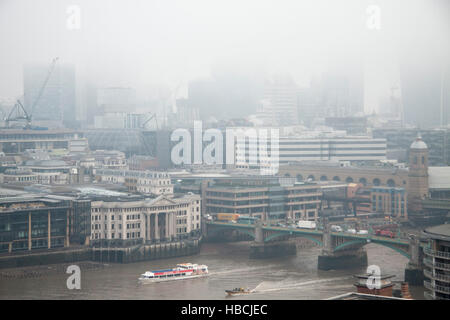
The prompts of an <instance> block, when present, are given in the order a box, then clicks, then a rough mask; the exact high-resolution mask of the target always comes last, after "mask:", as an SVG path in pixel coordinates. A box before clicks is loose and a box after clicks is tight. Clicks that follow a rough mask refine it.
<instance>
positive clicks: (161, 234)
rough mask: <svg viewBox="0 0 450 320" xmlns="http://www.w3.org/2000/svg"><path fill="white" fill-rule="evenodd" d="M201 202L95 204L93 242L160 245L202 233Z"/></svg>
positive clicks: (164, 199)
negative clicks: (127, 242)
mask: <svg viewBox="0 0 450 320" xmlns="http://www.w3.org/2000/svg"><path fill="white" fill-rule="evenodd" d="M201 215H202V212H201V198H200V196H198V195H194V194H187V195H184V196H182V197H168V196H164V195H161V196H158V197H157V198H154V199H146V198H142V197H141V198H139V199H136V197H129V198H126V197H121V198H118V197H116V198H114V197H113V198H108V199H102V200H100V199H98V200H93V201H92V204H91V240H92V241H95V240H123V241H125V240H128V241H129V240H137V241H139V242H141V241H143V242H155V241H156V242H158V241H162V240H165V241H169V240H174V239H181V238H183V237H187V236H189V235H192V234H198V233H199V232H200V230H201Z"/></svg>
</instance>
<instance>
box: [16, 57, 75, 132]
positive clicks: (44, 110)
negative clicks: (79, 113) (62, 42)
mask: <svg viewBox="0 0 450 320" xmlns="http://www.w3.org/2000/svg"><path fill="white" fill-rule="evenodd" d="M48 72H49V66H48V65H44V64H30V65H26V66H25V68H24V74H23V80H24V95H25V99H24V103H25V108H26V109H27V111H28V112H29V113H32V117H33V120H35V121H40V120H42V121H55V122H57V123H60V124H63V125H64V126H66V127H75V126H76V93H75V68H74V66H73V65H69V64H56V66H55V68H54V69H53V71H52V73H51V75H50V77H49V79H48V82H47V84H46V85H45V87H44V89H43V91H42V96H41V97H40V99H39V100H38V101H37V102H36V99H37V98H38V95H39V92H40V91H41V88H42V86H43V84H44V81H45V79H46V77H47V75H48ZM35 103H36V104H35ZM34 104H35V105H34ZM33 105H34V108H33ZM32 109H33V110H32Z"/></svg>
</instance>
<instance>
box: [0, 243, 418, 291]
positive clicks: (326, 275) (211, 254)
mask: <svg viewBox="0 0 450 320" xmlns="http://www.w3.org/2000/svg"><path fill="white" fill-rule="evenodd" d="M249 246H250V244H249V243H248V242H235V243H204V244H203V245H202V248H201V251H200V253H199V254H197V255H194V256H189V257H181V258H170V259H164V260H153V261H148V262H140V263H131V264H109V265H107V266H105V267H104V268H100V269H94V270H93V269H87V270H86V269H83V268H81V289H80V290H76V289H75V290H69V289H67V285H66V281H67V278H68V277H69V275H68V274H63V273H60V274H48V275H45V276H42V277H38V278H28V279H0V299H148V300H154V299H170V300H176V299H188V300H192V299H231V300H232V299H267V300H273V299H325V298H329V297H333V296H336V295H339V294H343V293H346V292H350V291H355V287H354V286H353V283H354V282H355V279H354V278H353V277H352V276H353V275H354V274H360V273H364V272H365V268H363V269H361V268H357V269H347V270H332V271H320V270H317V256H318V255H319V254H320V252H321V249H320V248H318V247H312V248H298V250H297V256H292V257H285V258H276V259H269V260H252V259H249V258H248V255H249ZM366 250H367V254H368V259H369V265H370V264H375V265H378V266H379V267H380V268H381V272H382V273H383V274H386V273H387V274H393V275H395V276H396V277H395V278H394V279H393V280H394V281H402V280H403V279H404V268H405V266H406V264H407V262H408V260H407V259H406V258H405V257H403V256H402V255H400V254H398V253H396V252H395V251H393V250H391V249H389V248H386V247H382V246H378V245H375V244H369V245H367V246H366ZM181 262H192V263H199V264H206V265H208V267H209V272H210V275H209V276H208V277H205V278H198V279H190V280H187V279H186V280H178V281H169V282H160V283H151V284H140V283H139V282H138V281H137V278H138V277H139V275H140V274H141V273H144V272H145V271H147V270H154V269H161V268H167V267H172V266H175V264H177V263H181ZM235 287H249V288H252V289H253V288H256V292H255V293H253V294H251V295H243V296H235V297H226V296H225V289H232V288H235ZM410 290H411V294H412V296H413V298H415V299H424V297H423V291H424V289H423V287H410Z"/></svg>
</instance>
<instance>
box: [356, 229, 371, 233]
mask: <svg viewBox="0 0 450 320" xmlns="http://www.w3.org/2000/svg"><path fill="white" fill-rule="evenodd" d="M356 234H369V231H367V230H358V232H356Z"/></svg>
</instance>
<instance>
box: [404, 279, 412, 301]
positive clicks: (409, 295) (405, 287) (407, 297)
mask: <svg viewBox="0 0 450 320" xmlns="http://www.w3.org/2000/svg"><path fill="white" fill-rule="evenodd" d="M402 298H403V299H412V296H411V293H410V292H409V285H408V283H407V282H402Z"/></svg>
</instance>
